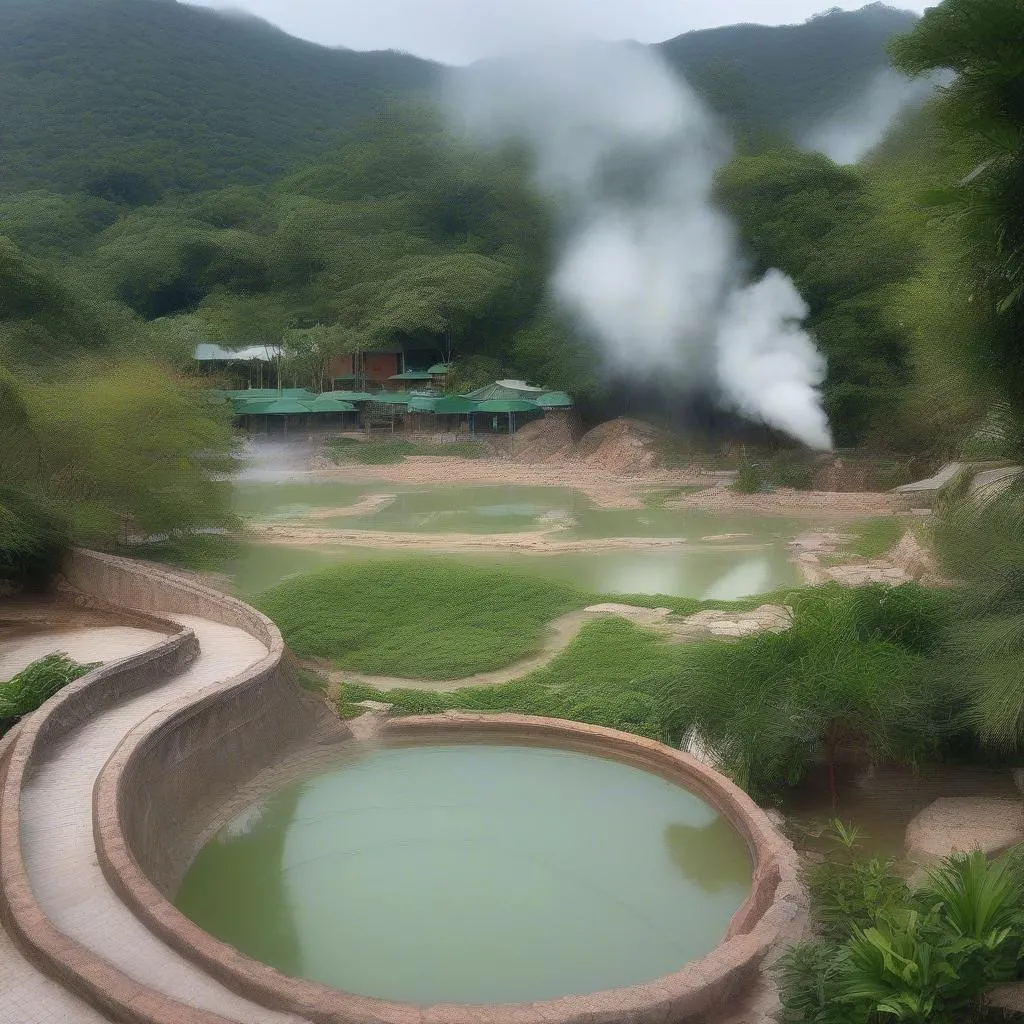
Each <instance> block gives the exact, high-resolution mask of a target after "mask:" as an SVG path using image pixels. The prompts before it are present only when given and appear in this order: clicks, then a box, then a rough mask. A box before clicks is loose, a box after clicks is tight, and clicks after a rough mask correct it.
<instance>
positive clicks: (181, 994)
mask: <svg viewBox="0 0 1024 1024" xmlns="http://www.w3.org/2000/svg"><path fill="white" fill-rule="evenodd" d="M167 618H168V619H171V620H173V621H175V622H177V623H178V624H180V625H181V626H183V627H188V628H190V629H191V630H192V631H193V632H194V633H195V635H196V637H197V639H198V641H199V647H200V653H199V656H198V657H197V658H196V659H195V660H194V661H193V662H192V663H191V664H190V665H189V666H188V667H187V668H186V669H185V670H184V671H182V672H180V673H179V674H177V675H175V676H172V677H170V678H168V679H166V680H165V681H163V682H162V683H161V684H159V685H157V686H155V687H153V688H151V689H149V690H146V691H145V692H143V693H142V694H140V695H138V696H135V697H132V698H130V699H128V700H125V701H123V702H122V703H120V704H117V705H115V706H114V707H112V708H109V709H108V710H106V711H105V712H102V713H100V714H98V715H96V716H95V717H93V718H91V719H90V720H89V721H87V722H85V723H84V724H82V725H81V726H80V727H79V728H77V729H75V730H73V731H72V732H71V733H70V734H69V735H68V736H67V737H66V740H65V742H64V743H63V744H62V745H61V747H60V748H59V750H58V752H57V754H56V756H54V757H52V758H51V759H50V760H48V761H46V762H45V763H44V764H43V765H42V766H40V767H39V769H38V770H37V771H35V772H34V774H33V775H32V776H31V777H30V778H29V779H28V780H27V782H26V784H25V785H24V787H23V788H22V791H21V844H22V856H23V858H24V863H25V868H26V871H27V874H28V878H29V881H30V884H31V888H32V893H33V895H34V897H35V900H36V903H37V904H38V906H39V908H40V909H41V910H42V912H43V914H44V915H45V916H46V918H47V919H48V921H49V922H50V923H51V924H52V925H53V926H54V927H56V928H57V929H58V930H59V931H60V932H61V933H63V934H64V935H66V936H67V937H69V938H71V939H73V940H75V941H77V942H78V943H80V944H81V945H82V946H83V947H85V948H86V949H88V950H91V951H92V952H93V953H95V954H97V955H98V956H99V957H101V958H102V959H103V960H104V961H105V962H107V963H108V964H110V965H111V966H112V967H114V968H116V969H117V970H119V971H120V972H122V973H123V974H124V975H126V976H127V977H129V978H130V979H132V980H133V981H134V982H136V983H138V985H139V987H140V989H139V996H140V1001H141V1002H143V1003H144V1002H145V996H144V994H143V990H144V989H150V990H153V991H155V992H160V993H163V994H165V995H167V996H169V997H172V998H175V999H183V998H184V999H187V1001H188V1006H189V1007H193V1008H195V1009H198V1010H200V1011H206V1012H207V1013H209V1014H212V1015H216V1017H218V1018H221V1019H223V1020H225V1021H236V1022H239V1024H250V1022H251V1024H303V1022H304V1018H300V1017H297V1016H295V1015H293V1014H287V1013H278V1012H276V1011H273V1010H270V1009H267V1008H266V1007H263V1006H260V1005H258V1004H256V1003H253V1002H250V1001H249V1000H247V999H244V998H242V997H241V996H238V995H236V994H235V993H234V992H232V991H230V990H229V989H227V988H225V987H224V986H223V985H221V984H220V983H219V982H217V981H215V980H214V979H213V978H211V977H210V976H209V975H208V974H206V973H205V972H204V971H202V970H201V969H200V968H199V967H197V966H196V965H194V964H192V963H190V962H189V961H187V960H185V959H184V958H183V957H181V956H180V955H179V954H178V953H176V952H175V951H174V950H172V949H171V948H170V947H168V946H166V945H165V944H164V943H163V942H162V941H161V940H160V939H158V938H157V937H156V936H155V935H154V934H153V933H152V932H150V931H149V930H148V929H147V928H146V927H145V926H144V925H143V924H142V923H141V922H139V921H138V920H137V919H136V917H135V916H134V915H133V914H132V912H131V911H130V910H129V909H128V908H127V907H126V906H125V905H124V904H123V903H122V902H121V901H120V899H119V898H118V896H117V895H116V894H115V893H114V892H113V890H112V889H111V888H110V887H109V885H108V884H107V882H106V880H105V878H104V876H103V873H102V872H101V870H100V868H99V865H98V863H97V858H96V849H95V843H94V839H93V820H92V797H93V785H94V783H95V781H96V778H97V776H98V774H99V772H100V770H101V768H102V767H103V765H104V763H105V762H106V760H107V758H108V757H109V756H110V755H111V754H112V753H113V751H114V749H115V748H116V746H117V745H118V743H119V742H120V741H121V740H122V738H123V737H124V736H125V734H126V733H127V732H128V731H129V730H130V729H132V728H133V727H134V726H135V725H137V724H138V723H140V722H142V721H143V720H144V719H145V718H146V717H148V716H149V715H151V714H152V713H154V712H155V711H158V710H159V709H160V708H161V707H163V706H165V705H167V704H169V703H171V702H173V701H176V700H178V699H180V698H181V697H183V696H187V695H190V694H199V693H201V692H202V691H204V690H205V689H207V688H208V687H211V686H216V685H217V684H218V683H221V682H222V681H224V680H227V679H230V678H232V677H234V676H236V675H237V674H238V673H240V672H242V671H243V670H244V669H246V668H247V667H248V666H250V665H252V664H254V663H255V662H257V661H259V660H260V659H261V658H263V657H264V656H265V655H266V654H267V648H266V647H265V646H264V645H263V644H262V643H260V642H259V641H258V640H256V639H255V638H254V637H252V636H251V635H250V634H248V633H247V632H245V631H243V630H241V629H238V628H235V627H232V626H225V625H221V624H220V623H216V622H211V621H209V620H206V619H201V618H197V617H194V616H186V615H168V616H167ZM100 632H102V630H101V631H100ZM137 632H138V633H142V632H144V631H137ZM151 636H152V637H154V638H155V637H159V639H160V640H163V639H164V637H162V636H159V634H151ZM95 639H97V640H99V639H100V638H99V637H97V638H95ZM134 640H135V644H136V649H137V646H138V640H139V637H138V636H135V638H134ZM84 647H85V648H87V647H88V644H85V645H84ZM56 649H61V648H60V644H59V643H58V644H56ZM79 649H80V650H81V649H83V647H82V646H81V645H80V646H79ZM125 653H127V652H125ZM7 946H11V943H10V939H9V937H8V936H7V935H6V933H2V932H0V961H2V964H3V966H2V968H0V980H2V984H0V1020H2V1021H4V1022H5V1024H7V1022H10V1024H50V1022H51V1021H52V1022H54V1024H57V1022H61V1024H77V1022H78V1021H82V1022H85V1024H92V1022H95V1021H102V1020H106V1019H107V1018H105V1017H103V1016H102V1015H100V1014H99V1013H97V1012H96V1011H95V1010H93V1009H92V1008H90V1007H88V1006H86V1005H85V1004H84V1003H82V1002H81V1001H80V1000H78V999H77V998H76V997H74V996H72V995H70V994H69V993H68V992H66V991H64V990H63V989H62V988H61V987H60V986H59V985H58V984H56V983H55V982H52V981H50V980H49V979H48V978H46V977H44V976H43V975H42V974H40V973H39V972H38V971H37V970H36V969H35V968H34V967H33V966H32V965H31V964H30V963H29V962H28V961H27V960H26V959H25V958H24V957H22V956H20V955H18V954H15V955H14V956H12V957H11V958H8V957H7V956H6V955H5V954H6V949H5V947H7ZM183 1009H185V1007H183ZM182 1019H185V1015H184V1014H183V1017H182Z"/></svg>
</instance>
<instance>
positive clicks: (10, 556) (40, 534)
mask: <svg viewBox="0 0 1024 1024" xmlns="http://www.w3.org/2000/svg"><path fill="white" fill-rule="evenodd" d="M69 543H70V542H69V539H68V533H67V526H66V524H65V523H64V521H63V519H61V517H60V516H59V515H57V513H55V512H54V511H52V509H50V508H49V506H48V505H46V504H45V503H44V502H43V501H41V500H40V499H39V498H36V497H33V496H32V495H30V494H28V493H26V492H24V491H20V490H17V489H15V488H13V487H5V486H0V583H3V582H8V583H13V584H17V585H20V586H23V587H28V588H30V589H39V588H42V587H45V586H46V584H47V583H49V581H50V580H51V579H52V577H53V576H54V574H55V573H56V572H57V571H58V570H59V569H60V564H61V560H62V559H63V557H64V553H65V551H66V550H67V548H68V545H69Z"/></svg>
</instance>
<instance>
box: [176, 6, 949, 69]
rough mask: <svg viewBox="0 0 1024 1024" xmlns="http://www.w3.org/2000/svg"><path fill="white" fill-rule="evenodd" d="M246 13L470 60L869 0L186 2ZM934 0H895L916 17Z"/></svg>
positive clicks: (348, 38) (300, 28)
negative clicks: (541, 43) (540, 39)
mask: <svg viewBox="0 0 1024 1024" xmlns="http://www.w3.org/2000/svg"><path fill="white" fill-rule="evenodd" d="M188 2H191V3H196V4H198V5H200V6H203V7H214V8H222V9H230V8H234V9H235V10H245V11H248V12H250V13H251V14H255V15H257V16H258V17H260V18H264V19H265V20H267V21H269V22H272V23H273V24H275V25H277V26H278V27H279V28H282V29H284V31H285V32H288V33H289V34H291V35H293V36H299V37H300V38H302V39H310V40H313V41H314V42H317V43H323V44H325V45H327V46H347V47H350V48H351V49H353V50H405V51H408V52H409V53H415V54H417V55H419V56H422V57H431V58H433V59H434V60H440V61H444V62H445V63H449V64H467V63H470V62H471V61H473V60H476V59H477V58H479V57H484V56H487V55H489V54H492V53H494V52H496V51H499V50H501V49H504V48H506V47H507V46H512V47H515V46H519V45H521V44H522V43H525V42H530V41H534V40H536V38H537V36H538V34H540V35H541V36H547V37H549V38H550V37H558V36H565V35H576V36H579V35H590V36H598V37H601V38H605V39H635V40H638V41H639V42H644V43H653V42H660V41H662V40H664V39H671V38H672V37H673V36H677V35H680V34H681V33H683V32H688V31H690V30H691V29H697V28H713V27H715V26H717V25H732V24H736V23H738V22H757V23H759V24H763V25H783V24H792V23H797V22H802V21H805V20H806V19H807V18H808V17H810V16H811V15H813V14H817V13H819V12H820V11H822V10H825V9H827V8H831V7H842V8H843V9H845V10H856V9H858V8H859V7H862V6H864V4H865V2H866V0H188ZM936 2H937V0H890V4H891V6H893V7H899V8H902V9H904V10H913V11H917V12H918V13H920V12H922V11H924V9H925V7H931V6H933V5H934V4H935V3H936Z"/></svg>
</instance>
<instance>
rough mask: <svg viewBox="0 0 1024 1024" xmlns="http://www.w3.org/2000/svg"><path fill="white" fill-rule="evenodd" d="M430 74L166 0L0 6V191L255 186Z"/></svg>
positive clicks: (407, 61)
mask: <svg viewBox="0 0 1024 1024" xmlns="http://www.w3.org/2000/svg"><path fill="white" fill-rule="evenodd" d="M439 71H440V68H439V67H438V66H437V65H434V64H431V63H430V62H428V61H423V60H419V59H417V58H415V57H410V56H407V55H404V54H398V53H391V52H381V53H357V52H354V51H350V50H336V49H329V48H326V47H323V46H317V45H314V44H312V43H307V42H303V41H302V40H299V39H294V38H292V37H291V36H288V35H286V34H285V33H283V32H280V31H278V30H277V29H276V28H273V27H272V26H270V25H268V24H266V23H265V22H262V21H260V20H258V19H255V18H247V17H243V16H225V15H223V14H218V13H215V12H213V11H210V10H206V9H203V8H198V7H189V6H186V5H184V4H179V3H176V2H174V0H0V145H2V149H3V160H2V161H0V187H6V188H8V189H12V190H21V189H27V188H39V187H47V188H51V189H56V190H60V191H64V190H68V191H77V190H79V189H82V188H83V187H86V186H87V185H88V184H89V182H90V181H93V183H94V185H95V187H96V188H98V190H99V191H103V190H104V188H105V183H104V181H103V179H105V178H106V177H107V176H109V175H110V174H111V173H112V172H124V171H131V172H132V173H133V174H141V175H143V176H144V177H145V178H146V179H148V181H139V180H137V179H133V180H131V181H130V182H122V183H121V184H120V185H119V184H118V182H117V181H113V182H111V183H110V187H113V188H118V187H122V188H125V187H129V188H134V189H137V190H138V189H141V190H142V191H143V192H144V191H145V190H146V188H147V187H149V186H155V187H156V188H158V189H163V188H166V187H170V186H185V187H188V188H190V189H197V188H204V187H212V186H216V185H221V184H226V183H229V182H231V183H236V182H252V181H261V180H266V179H268V178H270V177H272V176H274V175H276V174H278V173H280V172H281V171H282V170H284V169H286V168H289V167H292V166H295V165H296V164H298V163H301V162H302V161H304V160H307V159H309V158H310V157H312V156H315V155H316V154H318V153H320V152H322V151H323V150H324V149H325V148H327V146H329V145H330V144H331V143H332V142H336V141H337V137H338V133H339V130H344V129H345V128H348V127H350V126H352V125H353V124H354V123H355V122H358V121H360V120H362V119H364V118H365V117H366V116H368V115H369V114H371V113H373V112H375V111H377V110H380V109H381V108H382V106H383V104H384V102H385V100H386V99H387V98H389V97H401V98H403V99H404V98H407V97H408V96H409V95H410V94H414V93H416V92H417V91H419V90H422V89H424V88H427V87H429V86H430V85H431V84H432V83H433V81H434V80H435V79H436V76H437V75H438V73H439ZM140 198H141V196H140Z"/></svg>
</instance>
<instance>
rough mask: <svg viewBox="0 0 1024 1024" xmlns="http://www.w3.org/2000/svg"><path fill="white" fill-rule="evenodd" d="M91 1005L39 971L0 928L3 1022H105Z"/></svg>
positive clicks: (0, 990)
mask: <svg viewBox="0 0 1024 1024" xmlns="http://www.w3.org/2000/svg"><path fill="white" fill-rule="evenodd" d="M106 1020H107V1018H106V1017H103V1016H102V1015H101V1014H99V1013H98V1012H97V1011H96V1010H94V1009H93V1008H92V1007H91V1006H88V1005H87V1004H86V1003H83V1002H82V1001H81V1000H80V999H77V998H76V997H75V996H73V995H72V994H71V993H70V992H68V991H66V990H65V989H63V988H61V987H60V985H58V984H57V983H56V982H55V981H51V980H50V979H49V978H47V977H46V976H45V975H43V974H40V973H39V971H37V970H36V969H35V967H33V966H32V964H30V963H29V962H28V961H27V960H26V959H25V958H24V957H23V956H22V955H21V953H20V951H19V950H18V948H17V947H16V946H15V945H14V943H13V942H12V941H11V939H10V936H9V935H8V934H7V932H5V931H4V930H3V928H0V1021H3V1024H106Z"/></svg>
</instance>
